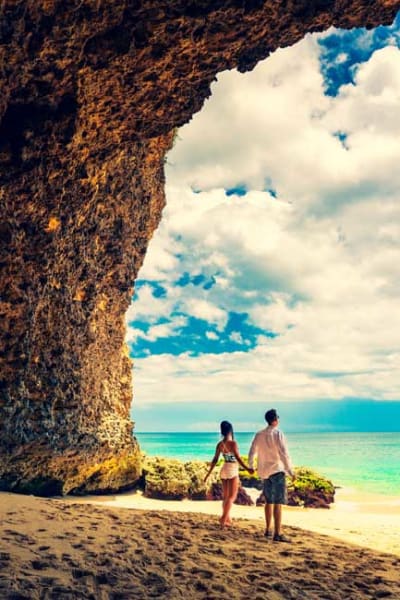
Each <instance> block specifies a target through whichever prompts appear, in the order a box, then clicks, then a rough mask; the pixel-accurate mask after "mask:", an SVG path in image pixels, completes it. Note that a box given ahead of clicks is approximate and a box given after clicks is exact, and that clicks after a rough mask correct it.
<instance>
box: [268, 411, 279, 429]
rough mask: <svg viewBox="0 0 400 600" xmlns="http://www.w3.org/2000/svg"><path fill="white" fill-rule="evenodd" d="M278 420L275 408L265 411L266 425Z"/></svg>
mask: <svg viewBox="0 0 400 600" xmlns="http://www.w3.org/2000/svg"><path fill="white" fill-rule="evenodd" d="M278 418H279V417H278V415H277V412H276V410H275V408H271V409H270V410H267V412H266V413H265V420H266V421H267V423H268V425H271V423H273V422H274V421H277V420H278Z"/></svg>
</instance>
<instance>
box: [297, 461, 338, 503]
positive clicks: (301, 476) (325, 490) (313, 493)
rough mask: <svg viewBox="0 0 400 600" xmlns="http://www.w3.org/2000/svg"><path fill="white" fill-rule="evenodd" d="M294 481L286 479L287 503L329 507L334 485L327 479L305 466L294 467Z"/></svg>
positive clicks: (333, 495) (333, 497)
mask: <svg viewBox="0 0 400 600" xmlns="http://www.w3.org/2000/svg"><path fill="white" fill-rule="evenodd" d="M295 473H296V479H295V481H292V480H289V481H288V504H289V505H290V506H305V507H313V508H329V505H330V504H332V503H333V502H334V501H335V487H334V485H333V483H332V481H330V480H329V479H327V478H326V477H324V476H323V475H320V474H319V473H316V472H315V471H313V470H312V469H308V468H307V467H298V468H296V469H295Z"/></svg>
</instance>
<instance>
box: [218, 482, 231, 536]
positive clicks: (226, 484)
mask: <svg viewBox="0 0 400 600" xmlns="http://www.w3.org/2000/svg"><path fill="white" fill-rule="evenodd" d="M221 481H222V517H221V518H220V520H219V522H220V523H221V526H222V527H223V526H224V522H223V520H224V514H225V506H226V503H227V501H228V496H229V479H222V480H221Z"/></svg>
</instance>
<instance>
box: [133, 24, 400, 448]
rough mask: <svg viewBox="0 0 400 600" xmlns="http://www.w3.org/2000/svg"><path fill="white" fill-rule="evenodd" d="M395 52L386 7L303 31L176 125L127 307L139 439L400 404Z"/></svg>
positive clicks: (302, 421) (314, 422) (294, 424)
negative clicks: (382, 19) (162, 192)
mask: <svg viewBox="0 0 400 600" xmlns="http://www.w3.org/2000/svg"><path fill="white" fill-rule="evenodd" d="M399 46H400V19H399V17H397V19H396V20H395V21H394V23H393V25H392V26H389V27H378V28H376V29H373V30H365V29H358V30H351V31H344V30H334V29H331V30H328V31H327V32H325V33H323V34H317V35H315V34H313V35H308V36H306V38H305V39H303V40H302V41H301V42H299V43H297V44H296V45H295V46H292V47H290V48H286V49H282V50H277V51H276V52H275V53H273V54H272V55H271V56H270V57H269V58H268V59H266V60H265V61H263V62H262V63H259V64H258V66H257V67H256V68H255V69H254V71H252V72H250V73H247V74H239V73H238V72H235V71H229V72H224V73H222V74H220V75H219V76H218V82H217V83H216V84H214V86H213V94H212V97H211V98H210V99H209V100H208V101H207V102H206V104H205V106H204V107H203V109H202V111H201V112H200V113H198V114H197V115H196V116H195V117H194V118H193V119H192V121H191V122H190V123H189V124H187V125H185V126H184V127H183V128H182V129H180V130H179V132H178V135H177V138H176V141H175V145H174V147H173V149H172V150H171V151H170V153H169V155H168V160H167V166H166V173H167V185H166V190H167V206H166V208H165V209H164V213H163V219H162V221H161V224H160V226H159V228H158V230H157V232H156V233H155V235H154V238H153V240H152V241H151V243H150V246H149V250H148V253H147V255H146V259H145V262H144V266H143V268H142V270H141V271H140V273H139V278H138V280H137V282H136V292H135V299H134V301H133V303H132V304H131V307H130V308H129V311H128V314H127V317H126V320H127V337H126V341H127V343H128V346H129V347H130V354H131V357H132V358H133V360H134V383H135V385H134V388H135V394H134V403H133V408H132V416H133V418H134V421H135V422H136V430H137V433H138V436H139V441H140V434H141V432H143V433H144V432H150V431H216V430H217V425H218V421H219V420H221V419H223V418H225V417H226V416H227V415H231V418H233V419H234V420H235V422H236V423H237V425H238V428H239V429H240V430H242V431H250V430H254V429H255V428H257V427H258V424H259V423H260V422H261V420H262V414H263V411H264V404H265V401H266V399H268V402H269V403H271V402H272V404H273V403H274V402H275V403H278V402H279V403H283V404H284V407H286V409H285V408H283V410H284V411H286V413H287V417H288V419H289V423H288V428H289V430H290V429H293V430H304V431H306V430H307V429H309V428H312V427H318V426H320V427H323V428H324V429H325V430H326V428H328V429H329V427H336V428H340V427H343V428H345V427H349V422H348V419H350V421H351V425H352V426H354V427H364V426H365V427H368V415H372V414H373V412H374V411H375V410H376V402H377V401H380V400H387V401H388V400H392V401H395V400H397V399H398V398H399V397H400V394H399V390H398V384H397V383H396V370H397V368H398V366H399V365H398V353H397V352H396V350H395V349H396V348H398V347H399V346H400V344H399V342H400V340H399V337H398V334H397V333H396V332H398V331H399V330H400V329H399V327H398V326H397V323H395V322H396V320H397V316H396V314H397V311H396V303H397V302H398V285H397V283H396V279H397V267H396V264H398V263H399V253H400V248H399V245H398V241H397V240H398V235H399V223H400V219H399V217H400V215H399V208H398V203H397V196H398V189H399V175H398V174H397V173H398V170H397V169H396V156H397V155H398V151H399V141H398V139H399V137H398V129H399V127H400V121H399V119H398V117H397V115H396V111H397V108H396V107H397V106H398V101H399V97H400V78H399V75H398V74H399V73H400V51H399ZM321 400H323V408H321ZM352 403H353V404H354V410H351V409H350V410H345V411H344V412H343V409H344V407H346V406H350V407H351V406H352ZM360 403H361V404H360ZM388 405H389V403H386V404H385V403H383V404H381V405H380V406H382V407H384V406H388ZM360 406H361V407H362V411H365V414H366V415H367V416H366V419H365V424H364V425H363V424H360V418H359V416H357V413H358V415H359V409H360ZM383 410H384V408H383ZM349 415H350V416H349ZM357 420H358V422H357ZM145 449H146V448H145Z"/></svg>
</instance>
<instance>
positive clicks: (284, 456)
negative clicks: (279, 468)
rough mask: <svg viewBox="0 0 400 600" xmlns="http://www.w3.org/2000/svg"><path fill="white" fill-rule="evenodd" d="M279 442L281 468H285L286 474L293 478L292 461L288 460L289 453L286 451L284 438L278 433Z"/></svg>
mask: <svg viewBox="0 0 400 600" xmlns="http://www.w3.org/2000/svg"><path fill="white" fill-rule="evenodd" d="M278 440H279V455H280V458H281V460H282V462H283V466H284V467H285V471H286V473H289V475H290V476H291V477H294V471H293V466H292V461H291V460H290V456H289V451H288V449H287V445H286V440H285V436H284V435H283V433H282V432H281V431H280V432H279V435H278Z"/></svg>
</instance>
